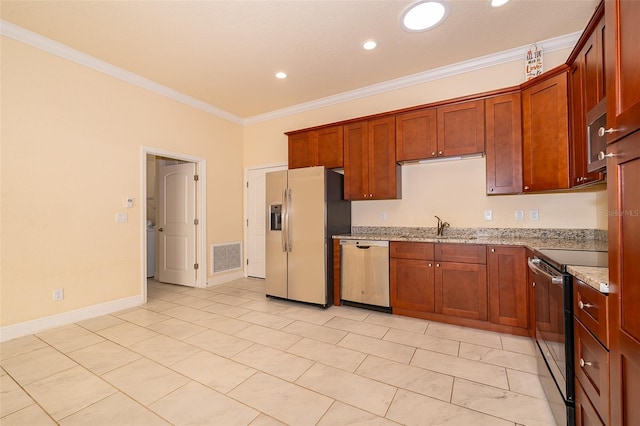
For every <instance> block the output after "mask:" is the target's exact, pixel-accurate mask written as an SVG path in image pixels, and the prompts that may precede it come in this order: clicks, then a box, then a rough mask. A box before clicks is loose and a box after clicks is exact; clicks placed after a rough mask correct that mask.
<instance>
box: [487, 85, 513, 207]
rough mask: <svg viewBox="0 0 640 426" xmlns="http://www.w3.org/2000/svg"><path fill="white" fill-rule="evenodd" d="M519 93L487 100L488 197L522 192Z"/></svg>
mask: <svg viewBox="0 0 640 426" xmlns="http://www.w3.org/2000/svg"><path fill="white" fill-rule="evenodd" d="M520 103H521V99H520V92H516V93H509V94H506V95H501V96H494V97H492V98H487V99H485V126H486V130H485V138H486V159H487V179H486V181H487V194H489V195H494V194H518V193H520V192H522V119H521V117H522V114H521V108H520Z"/></svg>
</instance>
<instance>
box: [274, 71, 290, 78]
mask: <svg viewBox="0 0 640 426" xmlns="http://www.w3.org/2000/svg"><path fill="white" fill-rule="evenodd" d="M276 78H280V79H283V78H287V73H286V72H282V71H280V72H277V73H276Z"/></svg>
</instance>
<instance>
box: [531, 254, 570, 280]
mask: <svg viewBox="0 0 640 426" xmlns="http://www.w3.org/2000/svg"><path fill="white" fill-rule="evenodd" d="M540 262H541V260H540V259H538V258H533V259H532V258H528V259H527V263H528V264H529V269H531V270H532V271H533V273H534V274H538V275H542V276H545V277H547V278H549V279H551V283H552V284H562V283H563V282H564V280H563V279H562V275H551V274H550V273H549V272H547V271H545V270H544V269H542V268H541V267H539V266H538V265H539V264H540Z"/></svg>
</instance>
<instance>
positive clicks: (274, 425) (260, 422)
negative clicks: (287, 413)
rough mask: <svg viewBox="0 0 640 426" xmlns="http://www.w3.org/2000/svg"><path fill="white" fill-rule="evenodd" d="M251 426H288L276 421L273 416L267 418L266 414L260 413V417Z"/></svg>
mask: <svg viewBox="0 0 640 426" xmlns="http://www.w3.org/2000/svg"><path fill="white" fill-rule="evenodd" d="M249 426H286V425H285V424H284V423H282V422H281V421H279V420H276V419H274V418H273V417H271V416H267V415H266V414H264V413H260V415H259V416H258V417H256V418H255V419H254V420H253V421H252V422H251V423H249Z"/></svg>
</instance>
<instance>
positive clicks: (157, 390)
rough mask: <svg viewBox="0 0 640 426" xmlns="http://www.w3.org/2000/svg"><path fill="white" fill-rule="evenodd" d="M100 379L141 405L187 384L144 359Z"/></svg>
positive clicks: (173, 373)
mask: <svg viewBox="0 0 640 426" xmlns="http://www.w3.org/2000/svg"><path fill="white" fill-rule="evenodd" d="M102 377H103V378H104V379H105V380H106V381H108V382H109V383H111V384H112V385H113V386H115V387H117V388H118V389H120V390H121V391H123V392H124V393H126V394H127V395H129V396H130V397H132V398H133V399H135V400H136V401H138V402H140V403H142V404H150V403H152V402H155V401H157V400H158V399H160V398H162V397H163V396H165V395H167V394H169V393H170V392H173V391H174V390H176V389H177V388H179V387H181V386H184V385H185V384H186V383H188V382H189V379H187V378H186V377H184V376H183V375H181V374H178V373H176V372H174V371H172V370H170V369H168V368H166V367H163V366H161V365H159V364H156V363H155V362H153V361H149V360H148V359H144V358H143V359H139V360H137V361H134V362H132V363H130V364H127V365H125V366H122V367H120V368H117V369H115V370H113V371H110V372H108V373H106V374H104V375H103V376H102Z"/></svg>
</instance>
